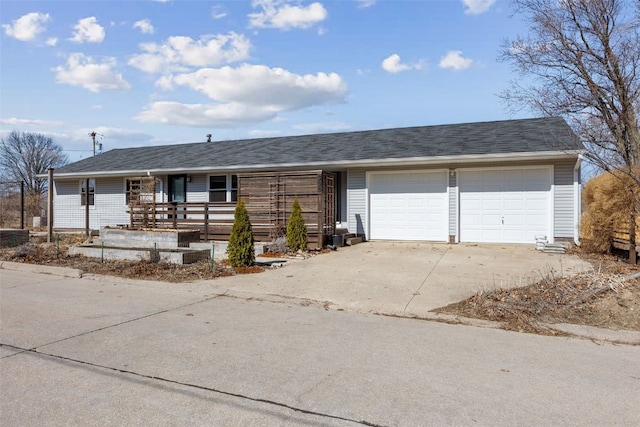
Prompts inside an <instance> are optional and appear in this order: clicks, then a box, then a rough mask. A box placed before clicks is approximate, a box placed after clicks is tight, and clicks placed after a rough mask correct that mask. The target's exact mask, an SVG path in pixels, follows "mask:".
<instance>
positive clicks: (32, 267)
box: [0, 261, 82, 279]
mask: <svg viewBox="0 0 640 427" xmlns="http://www.w3.org/2000/svg"><path fill="white" fill-rule="evenodd" d="M2 269H4V270H13V271H25V272H28V273H37V274H50V275H52V276H61V277H69V278H73V279H79V278H81V277H82V270H78V269H77V268H69V267H57V266H53V265H39V264H27V263H23V262H12V261H0V270H2Z"/></svg>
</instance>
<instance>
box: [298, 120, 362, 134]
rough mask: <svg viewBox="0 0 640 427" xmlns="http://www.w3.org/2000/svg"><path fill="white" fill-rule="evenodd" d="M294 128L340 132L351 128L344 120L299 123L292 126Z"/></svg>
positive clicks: (304, 130) (306, 130) (309, 130)
mask: <svg viewBox="0 0 640 427" xmlns="http://www.w3.org/2000/svg"><path fill="white" fill-rule="evenodd" d="M293 128H294V129H296V130H301V131H303V132H307V133H322V132H341V131H346V130H349V129H351V125H349V124H347V123H344V122H316V123H300V124H297V125H294V126H293Z"/></svg>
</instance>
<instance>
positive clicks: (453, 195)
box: [449, 172, 458, 242]
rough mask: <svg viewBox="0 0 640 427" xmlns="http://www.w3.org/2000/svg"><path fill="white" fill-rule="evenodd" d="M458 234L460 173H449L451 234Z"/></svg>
mask: <svg viewBox="0 0 640 427" xmlns="http://www.w3.org/2000/svg"><path fill="white" fill-rule="evenodd" d="M457 235H458V174H457V173H456V172H453V173H450V174H449V236H455V239H456V242H457V241H458V239H457Z"/></svg>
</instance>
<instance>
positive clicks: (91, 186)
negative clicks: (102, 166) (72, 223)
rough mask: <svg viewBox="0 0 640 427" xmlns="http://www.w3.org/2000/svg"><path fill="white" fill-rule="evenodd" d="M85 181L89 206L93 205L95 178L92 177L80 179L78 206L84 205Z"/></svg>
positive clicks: (85, 196)
mask: <svg viewBox="0 0 640 427" xmlns="http://www.w3.org/2000/svg"><path fill="white" fill-rule="evenodd" d="M87 181H89V206H94V205H95V197H96V180H95V179H93V178H91V179H89V180H86V179H83V180H82V181H80V206H85V202H86V201H87V193H86V190H87Z"/></svg>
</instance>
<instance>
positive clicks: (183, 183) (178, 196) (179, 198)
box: [168, 175, 187, 219]
mask: <svg viewBox="0 0 640 427" xmlns="http://www.w3.org/2000/svg"><path fill="white" fill-rule="evenodd" d="M168 196H169V203H178V204H180V203H185V202H186V201H187V176H186V175H169V194H168ZM177 209H178V210H184V209H185V208H184V207H178V208H177ZM177 218H179V219H184V215H177Z"/></svg>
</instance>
